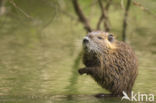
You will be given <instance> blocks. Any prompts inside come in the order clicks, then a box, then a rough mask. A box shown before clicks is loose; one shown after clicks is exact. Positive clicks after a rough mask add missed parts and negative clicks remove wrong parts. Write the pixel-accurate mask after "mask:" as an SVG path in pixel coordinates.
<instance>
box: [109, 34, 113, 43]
mask: <svg viewBox="0 0 156 103" xmlns="http://www.w3.org/2000/svg"><path fill="white" fill-rule="evenodd" d="M108 40H109V41H110V42H113V40H114V38H113V35H112V34H110V35H108Z"/></svg>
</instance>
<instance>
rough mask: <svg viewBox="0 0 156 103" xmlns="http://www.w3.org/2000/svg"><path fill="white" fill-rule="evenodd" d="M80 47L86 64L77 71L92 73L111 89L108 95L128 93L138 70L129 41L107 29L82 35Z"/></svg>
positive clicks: (102, 84) (95, 78)
mask: <svg viewBox="0 0 156 103" xmlns="http://www.w3.org/2000/svg"><path fill="white" fill-rule="evenodd" d="M83 50H84V52H83V63H84V65H85V66H86V67H85V68H81V69H79V73H80V74H85V73H86V74H89V75H91V77H93V79H94V80H95V81H96V82H97V83H98V84H99V85H101V86H102V88H105V89H107V90H108V91H110V92H111V94H107V95H109V96H123V94H122V92H123V91H124V92H126V93H127V94H128V95H129V96H130V94H131V91H132V87H133V85H134V82H135V79H136V76H137V73H138V70H137V59H136V56H135V53H134V52H133V50H132V49H131V47H130V46H129V45H128V44H126V43H124V42H122V41H118V40H116V39H115V38H114V36H113V35H112V34H109V33H107V32H102V31H95V32H91V33H88V34H87V35H86V37H85V38H84V39H83ZM97 96H98V95H97ZM103 96H106V95H104V94H103Z"/></svg>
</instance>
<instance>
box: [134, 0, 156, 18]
mask: <svg viewBox="0 0 156 103" xmlns="http://www.w3.org/2000/svg"><path fill="white" fill-rule="evenodd" d="M132 2H133V5H135V6H137V7H139V8H140V9H141V10H143V11H145V12H147V13H148V14H151V15H154V14H153V13H152V12H151V11H150V10H149V9H148V8H146V7H144V6H143V5H142V4H141V3H139V2H136V1H132ZM154 17H156V15H154Z"/></svg>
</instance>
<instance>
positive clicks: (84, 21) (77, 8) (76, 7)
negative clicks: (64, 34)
mask: <svg viewBox="0 0 156 103" xmlns="http://www.w3.org/2000/svg"><path fill="white" fill-rule="evenodd" d="M72 3H73V6H74V10H75V12H76V14H77V15H78V17H79V20H80V22H81V23H82V24H83V25H84V28H85V29H86V31H87V32H91V31H92V29H91V26H90V25H89V23H88V20H87V19H86V17H85V16H84V14H83V12H82V10H81V8H80V6H79V4H78V2H77V0H72Z"/></svg>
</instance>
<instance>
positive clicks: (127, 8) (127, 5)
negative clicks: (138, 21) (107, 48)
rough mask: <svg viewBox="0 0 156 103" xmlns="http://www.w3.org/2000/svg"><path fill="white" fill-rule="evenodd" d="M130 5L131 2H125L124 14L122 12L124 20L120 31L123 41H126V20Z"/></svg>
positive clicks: (128, 0)
mask: <svg viewBox="0 0 156 103" xmlns="http://www.w3.org/2000/svg"><path fill="white" fill-rule="evenodd" d="M130 5H131V0H127V4H126V8H125V12H124V19H123V30H122V40H123V41H126V31H127V18H128V13H129V9H130Z"/></svg>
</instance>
